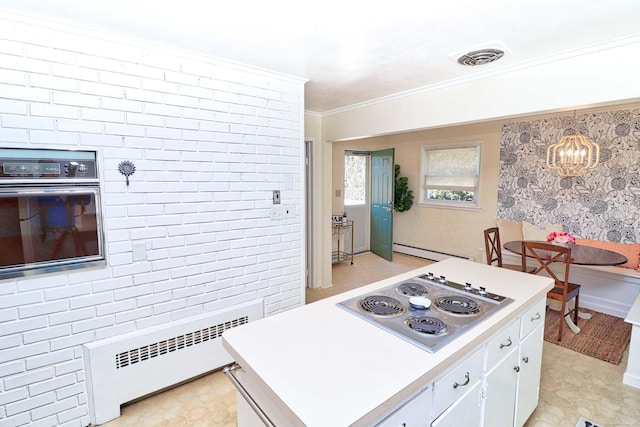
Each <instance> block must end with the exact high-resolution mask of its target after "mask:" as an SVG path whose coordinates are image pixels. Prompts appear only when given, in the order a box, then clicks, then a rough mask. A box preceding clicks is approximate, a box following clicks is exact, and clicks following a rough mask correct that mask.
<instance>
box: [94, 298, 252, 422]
mask: <svg viewBox="0 0 640 427" xmlns="http://www.w3.org/2000/svg"><path fill="white" fill-rule="evenodd" d="M263 316H264V312H263V300H254V301H249V302H246V303H243V304H239V305H235V306H232V307H228V308H226V309H222V310H219V311H216V312H210V313H203V314H201V315H198V316H193V317H190V318H187V319H181V320H177V321H175V322H171V323H168V324H162V325H158V326H154V327H151V328H146V329H141V330H138V331H135V332H131V333H129V334H124V335H119V336H115V337H112V338H107V339H104V340H101V341H95V342H92V343H89V344H85V345H84V346H83V347H84V348H83V350H84V352H83V355H84V363H85V369H86V372H87V392H88V396H89V399H88V403H89V417H90V421H91V424H92V425H99V424H103V423H105V422H107V421H110V420H112V419H114V418H117V417H118V416H119V415H120V405H122V404H124V403H127V402H130V401H132V400H134V399H138V398H140V397H142V396H146V395H148V394H150V393H154V392H156V391H158V390H163V389H165V388H167V387H170V386H172V385H175V384H179V383H181V382H184V381H187V380H189V379H191V378H195V377H197V376H199V375H202V374H205V373H207V372H210V371H212V370H214V369H217V368H220V367H222V366H224V365H228V364H229V363H231V362H233V358H232V357H231V355H230V354H229V353H228V352H227V351H226V350H225V349H224V347H223V346H222V339H223V338H222V337H223V333H224V332H225V331H226V330H228V329H231V328H234V327H236V326H241V325H243V324H245V323H250V322H253V321H255V320H257V319H261V318H262V317H263Z"/></svg>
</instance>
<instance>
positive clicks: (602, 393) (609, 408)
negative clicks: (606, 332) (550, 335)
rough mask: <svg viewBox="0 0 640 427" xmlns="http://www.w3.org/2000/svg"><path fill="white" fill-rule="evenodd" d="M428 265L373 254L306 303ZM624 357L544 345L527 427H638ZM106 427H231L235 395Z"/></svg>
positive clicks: (156, 406) (140, 408)
mask: <svg viewBox="0 0 640 427" xmlns="http://www.w3.org/2000/svg"><path fill="white" fill-rule="evenodd" d="M428 263H429V262H428V261H425V260H421V259H419V258H415V257H410V256H406V255H401V254H394V262H392V263H390V262H388V261H385V260H383V259H381V258H379V257H377V256H375V255H373V254H370V253H366V254H361V255H357V256H356V258H355V263H354V265H353V266H351V265H350V264H349V263H343V264H336V265H334V267H333V281H334V283H333V284H334V286H333V287H331V288H324V289H310V290H307V298H306V299H307V303H309V302H313V301H316V300H318V299H322V298H326V297H328V296H331V295H335V294H337V293H340V292H344V291H346V290H349V289H353V288H355V287H358V286H362V285H364V284H368V283H371V282H374V281H377V280H380V279H383V278H386V277H390V276H393V275H396V274H399V273H402V272H405V271H409V270H411V269H414V268H418V267H421V266H423V265H427V264H428ZM627 357H628V353H627V354H625V359H624V360H623V361H622V363H621V364H620V365H613V364H610V363H607V362H603V361H600V360H597V359H594V358H591V357H588V356H584V355H582V354H579V353H575V352H573V351H571V350H567V349H564V348H562V347H559V346H556V345H553V344H549V343H546V342H545V344H544V349H543V363H542V380H541V389H540V403H539V405H538V408H537V409H536V411H535V412H534V413H533V415H532V416H531V418H530V419H529V421H528V422H527V423H526V424H525V426H526V427H552V426H553V427H559V426H563V427H564V426H567V427H574V426H575V425H576V422H577V421H578V418H579V417H580V416H581V415H582V416H584V417H585V418H587V419H591V420H592V421H595V422H598V423H600V424H601V425H603V426H607V427H612V426H619V427H622V426H625V427H631V426H636V427H640V390H638V389H635V388H633V387H629V386H626V385H624V384H622V374H623V373H624V369H625V366H626V364H627ZM103 425H104V426H105V427H122V426H136V427H156V426H158V427H160V426H162V427H213V426H220V427H231V426H235V425H236V394H235V390H234V388H233V386H232V385H231V384H230V383H229V381H228V380H227V379H226V378H225V376H224V375H223V374H222V372H220V371H217V372H214V373H211V374H209V375H206V376H203V377H201V378H199V379H196V380H193V381H191V382H189V383H186V384H183V385H181V386H178V387H175V388H172V389H171V390H168V391H165V392H163V393H159V394H156V395H154V396H151V397H148V398H146V399H143V400H140V401H138V402H135V403H131V404H129V405H127V406H124V407H123V408H122V416H121V417H120V418H117V419H115V420H113V421H111V422H109V423H106V424H103Z"/></svg>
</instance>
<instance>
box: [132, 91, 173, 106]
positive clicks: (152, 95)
mask: <svg viewBox="0 0 640 427" xmlns="http://www.w3.org/2000/svg"><path fill="white" fill-rule="evenodd" d="M125 98H126V99H129V100H132V101H144V102H154V103H157V104H161V103H163V102H164V100H163V99H162V93H160V92H153V91H149V90H143V89H127V90H126V91H125Z"/></svg>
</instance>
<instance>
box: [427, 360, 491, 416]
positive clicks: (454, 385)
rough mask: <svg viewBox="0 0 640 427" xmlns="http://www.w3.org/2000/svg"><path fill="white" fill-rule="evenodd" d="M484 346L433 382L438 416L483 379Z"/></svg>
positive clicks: (434, 409) (434, 406) (435, 407)
mask: <svg viewBox="0 0 640 427" xmlns="http://www.w3.org/2000/svg"><path fill="white" fill-rule="evenodd" d="M483 365H484V348H482V347H481V348H479V349H478V350H476V351H475V352H473V353H472V354H471V355H470V356H468V357H467V358H466V359H464V360H463V361H462V362H461V363H459V364H458V365H457V366H455V367H454V368H452V369H450V370H449V371H448V372H447V373H445V374H444V375H443V376H442V377H441V378H440V379H438V380H436V381H435V382H434V384H433V411H434V415H435V416H436V417H437V416H438V415H439V414H441V413H442V412H444V410H445V409H447V408H448V407H449V406H450V405H451V404H452V403H453V402H455V401H456V400H458V399H460V398H461V397H462V396H463V395H465V394H467V393H468V391H469V390H470V389H472V388H474V387H475V386H476V385H477V384H480V382H481V381H482V368H483Z"/></svg>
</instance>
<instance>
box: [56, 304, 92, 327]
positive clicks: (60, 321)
mask: <svg viewBox="0 0 640 427" xmlns="http://www.w3.org/2000/svg"><path fill="white" fill-rule="evenodd" d="M95 315H96V309H95V307H93V306H91V305H90V304H89V306H88V307H85V308H83V309H81V310H78V309H74V310H72V311H66V312H63V313H57V314H51V315H49V324H50V325H52V326H53V325H64V324H68V323H73V322H77V321H79V320H82V319H90V318H92V317H94V316H95Z"/></svg>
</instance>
